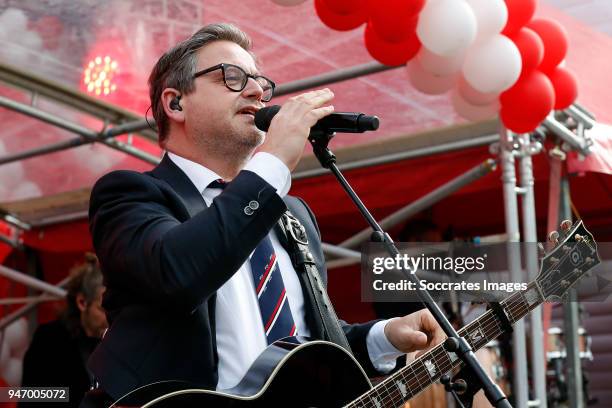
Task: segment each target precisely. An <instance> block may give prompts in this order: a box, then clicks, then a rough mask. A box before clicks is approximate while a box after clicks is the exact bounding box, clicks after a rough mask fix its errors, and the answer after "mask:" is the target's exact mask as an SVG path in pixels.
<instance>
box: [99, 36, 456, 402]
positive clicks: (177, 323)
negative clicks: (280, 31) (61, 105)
mask: <svg viewBox="0 0 612 408" xmlns="http://www.w3.org/2000/svg"><path fill="white" fill-rule="evenodd" d="M250 46H251V42H250V39H249V37H248V36H247V35H246V34H245V33H243V32H242V31H240V30H239V29H238V28H236V27H234V26H232V25H229V24H211V25H208V26H205V27H204V28H202V29H200V30H199V31H198V32H196V33H195V34H194V35H193V36H192V37H191V38H189V39H187V40H185V41H183V42H181V43H179V44H178V45H176V46H175V47H174V48H172V49H170V50H169V51H168V52H166V53H165V54H164V55H163V56H162V57H161V58H160V59H159V61H158V62H157V64H156V65H155V67H154V68H153V71H152V72H151V75H150V77H149V86H150V97H151V106H152V111H153V115H154V117H155V121H156V123H157V126H158V129H159V144H160V146H161V147H162V148H163V149H164V150H166V152H167V153H166V154H165V155H164V158H163V160H162V161H161V163H160V164H159V165H158V166H157V167H155V168H154V169H153V170H152V171H150V172H145V173H136V172H132V171H116V172H112V173H110V174H107V175H106V176H104V177H102V178H101V179H100V180H99V181H98V182H97V183H96V185H95V187H94V188H93V191H92V195H91V203H90V212H89V216H90V227H91V233H92V236H93V242H94V246H95V249H96V252H97V254H98V257H99V259H100V263H101V266H102V270H103V272H104V274H105V283H106V286H107V290H106V292H105V295H104V304H103V305H104V308H105V310H106V311H107V315H108V320H109V323H110V328H109V330H108V332H107V333H106V335H105V337H104V339H103V341H102V343H101V344H100V346H99V347H98V348H97V349H96V350H95V352H94V354H93V355H92V357H91V359H90V363H89V367H90V369H91V370H92V371H93V373H94V374H95V376H96V378H97V379H98V381H99V383H100V386H101V388H102V389H103V390H104V392H106V393H107V394H109V395H110V397H111V398H112V399H117V398H119V397H121V396H122V395H124V394H125V393H127V392H129V391H131V390H133V389H135V388H137V387H140V386H143V385H146V384H149V383H153V382H158V381H163V380H180V381H186V382H189V383H191V384H194V385H196V386H198V387H203V388H207V389H213V390H214V389H217V390H221V389H228V388H230V387H232V386H234V385H236V384H237V383H238V382H239V381H240V379H241V378H242V377H243V376H244V374H245V372H246V371H247V369H248V368H249V366H250V365H251V364H252V363H253V361H254V360H255V358H256V357H257V356H258V355H259V354H260V353H261V352H262V351H263V350H264V348H265V347H266V346H267V345H268V344H270V343H271V342H272V341H274V340H276V339H279V338H282V337H285V336H289V335H293V334H299V335H300V336H313V337H317V336H323V337H325V335H321V334H320V333H321V330H320V328H319V327H314V326H315V323H313V322H316V321H317V320H316V319H315V318H314V317H313V316H315V315H316V313H318V311H317V310H316V309H315V306H313V305H312V304H311V303H310V302H308V301H307V298H306V296H305V295H304V293H305V291H306V290H307V288H305V287H304V285H303V283H302V281H300V279H299V277H298V273H297V272H296V270H295V268H294V266H293V264H292V262H291V260H290V257H289V255H288V253H287V250H286V248H284V246H283V244H281V241H280V240H279V237H278V236H277V233H276V232H275V231H274V229H273V227H274V226H275V225H276V223H277V222H278V220H279V218H280V217H281V215H283V213H285V211H287V210H290V211H291V213H292V214H293V215H294V216H295V217H296V218H297V219H299V221H300V222H301V223H302V224H303V226H304V227H305V229H306V232H307V235H308V241H309V247H310V251H311V253H312V254H313V255H314V258H315V261H316V265H317V267H318V271H319V273H320V274H321V276H322V278H323V280H324V281H326V271H325V266H324V257H323V253H322V249H321V241H320V237H319V232H318V228H317V226H316V223H315V220H314V217H313V215H312V213H311V212H310V210H309V209H308V207H306V205H305V204H304V203H303V202H302V201H301V200H299V199H297V198H295V197H291V196H288V195H287V191H288V190H289V187H290V184H291V177H290V172H291V170H293V169H294V168H295V166H296V165H297V163H298V161H299V160H300V157H301V155H302V152H303V150H304V145H305V143H306V141H307V137H308V135H309V130H310V128H311V127H312V126H313V125H314V124H315V123H316V122H317V121H318V120H319V119H321V118H323V117H324V116H326V115H329V114H330V113H332V112H333V106H331V105H330V102H331V100H332V99H333V97H334V95H333V93H332V92H331V91H330V90H329V89H321V90H316V91H312V92H307V93H304V94H301V95H298V96H295V97H292V98H290V99H289V100H288V101H287V102H286V103H285V104H284V105H283V106H282V108H281V109H280V111H279V112H278V114H277V115H276V116H275V117H274V119H273V120H272V123H271V125H270V128H269V131H268V132H267V133H265V134H264V133H263V132H261V131H260V130H258V129H257V128H256V126H255V123H254V114H255V112H257V111H258V110H259V109H260V108H262V107H263V106H264V105H265V103H266V102H268V101H270V99H271V98H272V96H273V94H274V87H275V84H274V82H273V81H272V80H270V79H268V78H267V77H266V76H264V75H262V73H261V71H260V67H259V66H258V65H257V63H256V60H255V58H254V55H253V53H252V52H251V51H250ZM268 295H270V296H272V298H268V297H269V296H268ZM340 324H341V326H342V330H341V331H340V333H341V334H342V336H346V340H348V344H350V348H351V350H352V352H353V354H354V355H355V357H356V358H357V359H358V361H359V362H360V364H361V365H362V366H363V367H364V368H365V369H366V371H367V372H368V373H369V374H371V375H381V374H385V373H388V372H390V371H391V370H393V369H394V368H395V365H396V359H397V358H398V357H399V356H401V355H402V354H403V353H408V352H412V351H415V350H419V349H423V348H425V347H428V346H430V345H431V344H433V343H437V342H440V341H441V340H442V338H443V337H444V336H443V333H442V331H441V330H440V329H439V328H438V326H437V324H436V323H435V321H434V319H433V318H432V316H431V315H430V314H429V313H428V312H425V311H420V312H417V313H414V314H411V315H408V316H405V317H401V318H394V319H391V320H388V321H378V322H369V323H365V324H354V325H350V324H346V323H344V322H341V323H340ZM326 340H331V341H335V340H337V339H334V338H326Z"/></svg>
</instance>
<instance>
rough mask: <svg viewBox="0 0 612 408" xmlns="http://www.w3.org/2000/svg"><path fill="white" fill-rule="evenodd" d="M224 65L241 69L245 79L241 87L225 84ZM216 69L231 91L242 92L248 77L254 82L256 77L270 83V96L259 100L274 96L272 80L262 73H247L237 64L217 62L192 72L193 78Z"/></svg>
mask: <svg viewBox="0 0 612 408" xmlns="http://www.w3.org/2000/svg"><path fill="white" fill-rule="evenodd" d="M226 67H232V68H237V69H238V70H239V71H241V72H243V73H244V75H245V78H246V80H245V81H244V82H243V83H242V87H241V88H240V89H234V88H232V87H231V86H229V85H228V84H227V80H226V79H225V68H226ZM218 69H220V70H221V72H222V74H223V83H224V84H225V87H226V88H227V89H229V90H230V91H233V92H242V91H243V90H244V88H246V86H247V83H248V82H249V78H253V79H254V80H255V82H257V79H258V78H263V79H265V80H266V81H268V82H269V83H270V86H271V89H272V91H271V93H270V97H269V98H267V99H264V98H263V97H262V99H261V100H262V102H270V100H271V99H272V97H273V96H274V89H275V88H276V84H275V83H274V81H272V80H271V79H270V78H268V77H265V76H263V75H252V74H249V73H247V72H246V71H245V70H244V69H242V68H241V67H239V66H238V65H234V64H226V63H221V64H217V65H215V66H212V67H210V68H205V69H203V70H201V71H197V72H196V73H195V74H193V78H194V79H195V78H197V77H199V76H202V75H204V74H208V73H209V72H213V71H216V70H218ZM258 84H259V83H258ZM260 86H261V85H260ZM264 92H265V91H264Z"/></svg>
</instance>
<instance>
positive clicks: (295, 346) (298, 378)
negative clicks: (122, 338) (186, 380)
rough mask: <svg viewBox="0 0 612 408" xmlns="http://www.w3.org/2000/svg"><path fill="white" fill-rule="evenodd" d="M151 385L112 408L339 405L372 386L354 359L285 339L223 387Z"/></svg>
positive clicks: (330, 347)
mask: <svg viewBox="0 0 612 408" xmlns="http://www.w3.org/2000/svg"><path fill="white" fill-rule="evenodd" d="M171 388H172V386H171V385H170V386H169V385H168V383H161V384H158V385H157V384H151V385H148V386H146V387H143V388H141V389H137V390H135V391H133V392H131V393H130V394H128V395H126V396H125V397H123V398H121V399H120V400H119V401H117V402H116V403H115V405H114V407H124V406H130V407H132V406H142V407H143V408H144V407H152V408H167V407H181V408H187V407H198V408H209V407H210V408H213V407H214V408H226V407H227V408H229V407H232V408H238V407H245V408H246V407H248V408H255V407H257V408H259V407H266V408H270V407H283V406H287V407H292V408H299V407H304V408H306V407H317V408H319V407H342V406H343V405H345V404H348V403H349V402H351V401H352V400H354V399H355V398H357V397H358V396H359V395H361V394H363V393H364V392H366V391H368V390H370V389H371V388H372V385H371V383H370V381H369V379H368V377H367V376H366V374H365V372H364V371H363V369H362V368H361V366H360V365H359V364H358V363H357V361H356V360H355V359H354V358H353V356H351V355H350V354H349V353H347V352H346V351H345V350H344V349H342V348H341V347H339V346H337V345H335V344H332V343H329V342H326V341H308V339H306V338H303V337H302V338H299V337H288V338H285V339H282V340H279V341H277V342H275V343H274V344H272V345H270V346H269V347H268V348H266V350H265V351H264V352H263V353H262V354H261V355H260V356H259V357H258V358H257V360H256V361H255V362H254V363H253V365H252V366H251V367H250V369H249V371H248V372H247V373H246V374H245V376H244V378H243V379H242V380H241V382H240V383H239V384H238V385H237V386H236V387H234V388H232V389H229V390H224V391H218V392H215V391H210V390H205V389H198V388H186V387H185V385H182V384H180V383H176V388H177V390H176V391H171V392H168V390H169V389H171Z"/></svg>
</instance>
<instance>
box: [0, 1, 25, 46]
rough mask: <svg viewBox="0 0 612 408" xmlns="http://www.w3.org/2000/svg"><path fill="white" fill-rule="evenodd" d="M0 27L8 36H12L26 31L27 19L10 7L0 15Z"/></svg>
mask: <svg viewBox="0 0 612 408" xmlns="http://www.w3.org/2000/svg"><path fill="white" fill-rule="evenodd" d="M0 26H3V27H4V29H5V30H6V31H7V32H8V34H9V35H12V36H14V35H15V34H20V33H21V32H22V31H25V30H27V28H28V27H27V26H28V17H27V16H26V15H25V13H24V12H23V11H22V10H19V9H16V8H13V7H10V8H7V9H6V10H5V11H4V13H2V14H0ZM13 39H15V38H14V37H13Z"/></svg>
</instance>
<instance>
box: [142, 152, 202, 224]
mask: <svg viewBox="0 0 612 408" xmlns="http://www.w3.org/2000/svg"><path fill="white" fill-rule="evenodd" d="M151 174H152V175H153V177H155V178H158V179H160V180H163V181H165V182H166V183H168V185H170V187H171V188H172V189H173V190H174V191H175V192H176V193H177V195H178V196H179V197H180V199H181V201H182V202H183V205H184V206H185V208H186V209H187V212H188V213H189V216H190V217H193V216H194V215H196V214H197V213H199V212H200V211H202V210H203V209H205V208H206V207H207V206H206V202H204V198H203V197H202V194H201V192H199V191H198V190H197V188H196V187H195V186H194V185H193V183H192V182H191V180H189V177H187V175H186V174H185V173H184V172H183V170H181V169H180V168H179V167H178V166H177V165H176V164H174V162H173V161H172V160H171V159H170V157H168V155H167V154H165V155H164V158H163V159H162V161H161V162H160V163H159V164H158V165H157V167H155V168H154V169H153V170H152V171H151Z"/></svg>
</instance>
